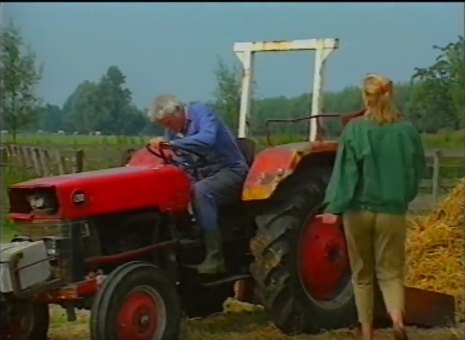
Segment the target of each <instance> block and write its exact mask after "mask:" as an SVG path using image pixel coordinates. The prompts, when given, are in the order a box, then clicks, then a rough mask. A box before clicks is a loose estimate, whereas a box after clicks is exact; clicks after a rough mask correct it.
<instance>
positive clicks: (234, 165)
mask: <svg viewBox="0 0 465 340" xmlns="http://www.w3.org/2000/svg"><path fill="white" fill-rule="evenodd" d="M166 137H167V139H168V141H169V142H170V143H171V144H173V145H174V146H176V145H179V146H181V147H184V148H186V149H190V150H192V151H194V152H197V153H199V154H201V155H203V156H204V157H205V158H206V159H207V161H208V166H207V167H208V170H207V172H209V173H210V174H212V173H215V172H217V171H219V170H221V169H222V168H230V169H231V170H234V171H238V172H240V173H242V174H245V173H247V171H248V165H247V162H246V160H245V158H244V156H243V155H242V152H241V151H240V149H239V147H238V146H237V143H236V141H235V137H234V136H233V135H232V133H231V131H229V129H228V128H227V126H226V125H225V124H224V123H223V121H222V120H221V119H220V117H218V115H217V114H216V113H215V112H214V110H213V108H212V107H211V106H210V105H207V104H204V103H196V104H193V105H190V106H188V107H186V126H185V129H184V135H180V134H176V133H173V132H172V131H166ZM184 161H186V162H189V161H190V160H189V157H184Z"/></svg>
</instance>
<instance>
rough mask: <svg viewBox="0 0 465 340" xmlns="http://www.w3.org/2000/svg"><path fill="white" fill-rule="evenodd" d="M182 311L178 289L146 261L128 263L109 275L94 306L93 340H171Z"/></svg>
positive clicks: (92, 314) (176, 332)
mask: <svg viewBox="0 0 465 340" xmlns="http://www.w3.org/2000/svg"><path fill="white" fill-rule="evenodd" d="M181 317H182V311H181V303H180V301H179V296H178V293H177V290H176V287H175V286H174V285H173V283H172V282H170V280H169V279H168V278H167V277H166V274H165V273H164V272H163V271H161V270H160V269H158V268H157V267H156V266H154V265H152V264H150V263H146V262H139V261H137V262H129V263H126V264H124V265H122V266H120V267H118V268H116V269H115V270H114V271H112V272H111V273H110V275H109V276H108V277H107V278H106V279H105V281H104V283H103V285H102V287H101V289H100V290H99V292H98V293H97V295H96V297H95V300H94V302H93V304H92V310H91V320H90V335H91V339H93V340H133V339H139V340H171V339H177V338H178V337H179V332H180V323H181Z"/></svg>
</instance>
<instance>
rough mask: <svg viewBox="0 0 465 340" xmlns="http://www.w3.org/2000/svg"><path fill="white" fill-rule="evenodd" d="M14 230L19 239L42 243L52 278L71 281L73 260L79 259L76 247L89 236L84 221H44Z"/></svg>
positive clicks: (22, 224)
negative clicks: (51, 269)
mask: <svg viewBox="0 0 465 340" xmlns="http://www.w3.org/2000/svg"><path fill="white" fill-rule="evenodd" d="M16 229H17V231H18V234H19V235H18V237H19V238H26V239H29V240H31V241H44V242H45V245H46V248H47V253H48V255H49V256H50V257H51V258H52V260H51V264H52V268H53V276H54V278H61V279H65V280H66V281H71V279H72V272H73V270H74V267H75V265H74V264H73V263H74V262H75V261H74V259H75V258H77V257H79V250H78V248H77V246H78V245H79V244H80V242H81V240H82V238H83V237H86V236H88V235H89V227H88V224H87V222H86V221H57V220H49V221H47V220H44V221H41V222H40V223H38V222H37V223H18V224H17V225H16Z"/></svg>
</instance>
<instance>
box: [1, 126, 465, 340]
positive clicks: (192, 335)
mask: <svg viewBox="0 0 465 340" xmlns="http://www.w3.org/2000/svg"><path fill="white" fill-rule="evenodd" d="M3 137H5V136H2V138H3ZM9 138H10V137H9V136H7V137H6V139H4V140H2V142H11V140H10V139H9ZM148 139H149V137H124V136H123V137H114V136H111V137H108V136H63V135H19V136H18V140H17V142H18V144H21V145H29V146H41V147H53V148H58V149H63V150H66V149H70V148H81V149H83V150H84V154H85V159H84V165H85V170H91V169H99V168H106V167H113V166H119V165H120V161H121V153H122V152H123V151H124V150H126V149H128V148H139V147H143V146H144V144H145V143H146V142H147V140H148ZM291 140H293V138H292V136H275V137H274V141H275V142H276V141H277V142H283V141H291ZM423 140H424V145H425V148H443V149H455V150H457V149H460V150H463V149H464V134H463V132H454V133H451V134H441V135H432V136H428V135H426V136H423ZM258 143H261V144H262V145H263V144H264V143H263V138H261V139H259V140H258ZM452 162H455V163H457V164H456V165H462V164H463V159H461V160H455V161H454V160H453V161H452ZM1 170H2V185H1V192H0V194H1V196H0V198H1V202H0V208H1V211H2V212H3V213H5V212H6V209H7V195H6V188H7V186H8V185H10V184H13V183H17V182H20V181H23V180H26V179H29V178H31V177H32V176H33V175H32V174H31V172H30V171H25V170H24V169H19V168H9V167H2V168H1ZM461 174H462V175H463V172H462V173H461ZM12 234H14V226H12V225H11V224H9V223H8V222H7V221H4V223H3V228H2V235H1V236H2V239H3V240H6V239H9V237H10V236H11V235H12ZM64 315H65V314H64V311H63V310H61V309H59V308H53V312H52V324H51V331H50V339H51V340H65V339H66V340H68V339H71V338H77V337H80V338H82V339H87V338H88V313H87V312H80V313H79V317H78V321H76V322H74V323H68V322H67V321H66V319H65V316H64ZM410 332H411V334H412V337H411V339H418V340H421V339H424V340H433V339H438V340H439V339H444V340H448V339H451V340H452V339H463V338H464V332H463V326H460V327H455V328H452V327H451V328H449V329H438V330H417V329H411V330H410ZM391 338H392V337H391V334H390V332H389V331H383V330H380V331H379V332H378V333H377V339H380V340H382V339H391ZM182 339H183V340H184V339H185V340H204V339H205V340H207V339H208V340H261V339H263V340H278V339H295V340H301V339H302V340H303V339H315V340H317V339H321V340H330V339H335V340H338V339H341V340H342V339H356V333H355V331H352V330H340V331H337V332H330V333H325V334H322V335H318V336H299V337H297V336H296V337H286V336H284V335H283V334H282V333H280V332H279V330H277V329H276V328H275V327H274V326H273V325H272V324H271V323H270V321H269V320H268V318H267V317H266V315H265V314H263V313H259V314H252V315H249V314H246V315H244V314H234V315H222V316H216V317H212V318H208V319H204V320H186V321H185V322H184V324H183V337H182Z"/></svg>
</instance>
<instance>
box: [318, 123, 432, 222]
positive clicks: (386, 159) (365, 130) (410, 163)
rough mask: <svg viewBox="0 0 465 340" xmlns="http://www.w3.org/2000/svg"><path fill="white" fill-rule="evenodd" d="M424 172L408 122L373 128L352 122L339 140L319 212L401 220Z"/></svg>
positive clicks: (419, 145) (417, 138)
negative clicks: (357, 213) (359, 212)
mask: <svg viewBox="0 0 465 340" xmlns="http://www.w3.org/2000/svg"><path fill="white" fill-rule="evenodd" d="M425 168H426V162H425V154H424V149H423V145H422V141H421V138H420V135H419V134H418V132H417V130H416V128H415V127H414V126H413V124H412V123H410V122H409V121H408V120H401V121H399V122H396V123H394V124H385V125H377V124H376V123H374V122H372V121H371V120H369V119H367V118H366V117H359V118H355V119H353V120H351V121H350V122H349V123H348V124H347V125H346V127H345V128H344V131H343V133H342V135H341V138H340V144H339V149H338V151H337V155H336V161H335V164H334V169H333V173H332V176H331V180H330V183H329V185H328V187H327V189H326V197H325V203H326V204H327V206H326V209H325V212H327V213H333V214H342V213H344V212H346V211H348V210H364V211H372V212H377V213H391V214H403V213H405V212H406V211H407V209H408V205H409V203H410V202H411V201H412V200H413V199H414V198H415V196H416V195H417V192H418V187H419V183H420V181H421V179H422V178H423V174H424V170H425Z"/></svg>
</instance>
